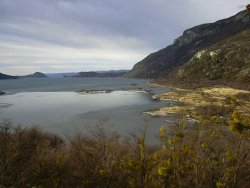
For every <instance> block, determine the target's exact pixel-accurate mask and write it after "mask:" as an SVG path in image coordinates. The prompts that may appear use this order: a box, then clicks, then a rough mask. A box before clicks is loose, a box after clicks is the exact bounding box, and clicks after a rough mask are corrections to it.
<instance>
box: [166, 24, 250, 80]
mask: <svg viewBox="0 0 250 188" xmlns="http://www.w3.org/2000/svg"><path fill="white" fill-rule="evenodd" d="M169 77H170V78H172V79H177V80H190V79H191V80H192V79H199V80H224V81H239V82H250V29H248V30H246V31H243V32H241V33H238V34H236V35H234V36H232V37H228V38H227V39H225V40H223V41H220V42H218V43H216V44H214V45H211V46H210V47H208V48H204V49H203V50H201V51H199V52H197V53H196V54H195V55H194V56H193V57H192V58H191V59H190V60H189V61H188V63H186V64H184V65H183V66H181V67H180V68H178V70H177V71H175V72H173V73H172V75H170V76H169Z"/></svg>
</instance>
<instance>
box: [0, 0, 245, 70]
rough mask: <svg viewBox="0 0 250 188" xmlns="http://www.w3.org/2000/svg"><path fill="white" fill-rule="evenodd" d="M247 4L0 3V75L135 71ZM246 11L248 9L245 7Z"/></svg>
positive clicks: (228, 0)
mask: <svg viewBox="0 0 250 188" xmlns="http://www.w3.org/2000/svg"><path fill="white" fill-rule="evenodd" d="M247 3H249V1H246V0H211V1H209V2H207V1H201V0H126V1H124V0H105V1H103V0H36V1H34V0H1V1H0V72H5V73H9V74H27V73H30V72H34V71H43V72H53V71H58V72H62V71H63V72H64V71H80V70H85V71H88V70H108V69H121V68H124V69H130V68H132V66H133V64H134V63H136V62H137V61H139V60H141V59H142V58H143V57H145V56H146V55H147V54H148V53H150V52H153V51H155V50H158V49H160V48H163V47H165V46H167V45H169V44H171V43H172V42H173V40H174V38H176V37H178V36H179V35H181V33H182V32H183V31H184V30H185V29H187V28H189V27H192V26H195V25H198V24H202V23H207V22H214V21H216V20H218V19H222V18H225V17H228V16H231V15H233V14H235V13H237V12H239V11H240V10H241V9H243V7H244V5H245V4H247ZM242 5H243V6H242Z"/></svg>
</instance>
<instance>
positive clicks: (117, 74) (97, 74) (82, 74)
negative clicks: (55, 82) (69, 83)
mask: <svg viewBox="0 0 250 188" xmlns="http://www.w3.org/2000/svg"><path fill="white" fill-rule="evenodd" d="M128 72H129V71H128V70H117V71H115V70H112V71H99V72H94V71H90V72H79V73H78V74H76V75H75V76H73V77H122V76H123V75H125V74H126V73H128Z"/></svg>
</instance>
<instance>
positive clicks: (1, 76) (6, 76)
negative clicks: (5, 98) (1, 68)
mask: <svg viewBox="0 0 250 188" xmlns="http://www.w3.org/2000/svg"><path fill="white" fill-rule="evenodd" d="M17 78H18V76H10V75H7V74H3V73H0V80H1V79H2V80H5V79H17Z"/></svg>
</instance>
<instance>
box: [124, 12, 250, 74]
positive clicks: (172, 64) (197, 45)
mask: <svg viewBox="0 0 250 188" xmlns="http://www.w3.org/2000/svg"><path fill="white" fill-rule="evenodd" d="M247 29H250V13H249V12H247V11H241V12H239V13H238V14H236V15H235V16H232V17H230V18H227V19H223V20H219V21H217V22H215V23H209V24H203V25H199V26H196V27H193V28H190V29H188V30H186V31H184V33H183V35H182V36H180V37H179V38H177V39H176V40H175V41H174V43H173V44H172V45H170V46H168V47H166V48H164V49H162V50H159V51H158V52H155V53H152V54H150V55H149V56H147V57H146V58H145V59H143V60H142V61H140V62H138V63H137V64H136V65H135V66H134V67H133V69H132V70H131V71H130V72H128V73H127V74H126V75H125V76H126V77H137V78H166V77H168V76H169V75H170V74H172V73H173V71H176V69H177V68H179V67H180V66H182V65H184V64H185V63H187V62H189V61H190V60H191V59H192V57H193V56H194V55H195V54H196V53H197V52H199V51H201V50H202V49H206V48H209V47H210V46H212V45H214V44H216V43H219V42H220V41H223V40H225V39H226V38H228V37H232V36H234V35H236V34H238V33H240V32H242V31H245V30H247Z"/></svg>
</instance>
